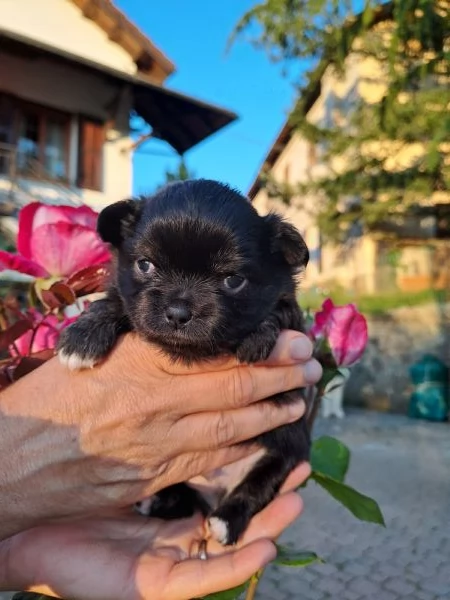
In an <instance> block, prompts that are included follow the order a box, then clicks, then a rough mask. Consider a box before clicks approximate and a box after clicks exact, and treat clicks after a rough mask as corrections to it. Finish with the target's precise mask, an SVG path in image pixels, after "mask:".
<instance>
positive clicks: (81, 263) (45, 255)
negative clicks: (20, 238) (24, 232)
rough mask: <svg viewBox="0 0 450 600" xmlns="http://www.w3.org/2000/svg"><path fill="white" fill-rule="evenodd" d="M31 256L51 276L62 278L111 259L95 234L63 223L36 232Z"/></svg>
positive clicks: (80, 227) (44, 226)
mask: <svg viewBox="0 0 450 600" xmlns="http://www.w3.org/2000/svg"><path fill="white" fill-rule="evenodd" d="M31 253H32V255H33V257H34V259H35V260H36V261H38V262H39V263H40V264H42V265H43V266H44V267H45V268H46V269H47V271H48V272H49V273H50V274H51V275H54V276H61V277H68V276H70V275H71V274H72V273H74V272H75V271H78V270H80V269H82V268H84V267H89V266H90V265H96V264H101V263H104V262H107V261H108V260H110V258H111V255H110V252H109V250H108V247H107V246H106V244H104V243H103V242H102V241H101V240H100V238H99V237H98V235H97V234H96V233H95V231H93V230H92V229H89V228H87V227H83V226H81V225H76V224H73V223H60V222H59V223H51V224H45V225H41V226H40V227H38V228H37V229H35V230H34V231H33V237H32V239H31Z"/></svg>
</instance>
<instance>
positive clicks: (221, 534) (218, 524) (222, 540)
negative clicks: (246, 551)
mask: <svg viewBox="0 0 450 600" xmlns="http://www.w3.org/2000/svg"><path fill="white" fill-rule="evenodd" d="M208 529H209V532H210V534H211V536H212V537H213V538H214V539H215V540H216V542H219V544H222V545H223V546H226V545H228V544H229V543H230V542H229V541H228V538H229V529H230V527H229V524H228V523H227V522H226V521H223V520H222V519H220V518H219V517H210V518H209V519H208Z"/></svg>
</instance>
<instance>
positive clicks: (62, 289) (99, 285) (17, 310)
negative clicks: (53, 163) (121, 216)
mask: <svg viewBox="0 0 450 600" xmlns="http://www.w3.org/2000/svg"><path fill="white" fill-rule="evenodd" d="M96 223H97V213H95V212H94V211H93V210H92V209H90V208H89V207H87V206H80V207H72V206H47V205H45V204H41V203H38V202H34V203H32V204H29V205H28V206H26V207H25V208H23V209H22V210H21V211H20V214H19V232H18V238H17V249H18V252H17V254H13V253H10V252H5V251H0V272H1V271H3V272H4V271H16V272H18V273H21V274H22V275H25V276H26V279H27V280H29V282H30V283H29V290H28V293H27V297H26V300H25V301H20V299H19V298H17V297H15V296H13V295H11V294H8V295H6V296H5V297H3V298H1V299H0V327H1V331H0V352H1V353H2V354H3V356H2V358H3V360H2V361H0V388H1V387H5V386H6V385H9V384H10V383H11V382H13V381H15V380H16V379H17V378H18V377H21V376H22V375H25V374H26V373H28V372H29V371H30V370H31V369H33V368H35V367H36V366H39V364H40V363H41V362H42V361H43V360H47V359H48V358H50V357H51V356H52V355H53V349H54V348H55V346H56V344H57V341H58V338H59V335H60V333H61V331H62V330H63V329H64V328H65V327H67V325H70V323H72V322H73V321H74V320H75V319H76V317H77V315H78V314H80V312H82V310H84V309H85V308H86V306H87V303H88V301H89V300H90V299H92V295H93V294H98V293H101V292H103V291H104V290H105V286H106V282H107V279H108V277H109V261H110V258H111V256H110V252H109V249H108V247H107V246H106V244H104V243H103V242H102V240H101V239H100V238H99V236H98V235H97V232H96Z"/></svg>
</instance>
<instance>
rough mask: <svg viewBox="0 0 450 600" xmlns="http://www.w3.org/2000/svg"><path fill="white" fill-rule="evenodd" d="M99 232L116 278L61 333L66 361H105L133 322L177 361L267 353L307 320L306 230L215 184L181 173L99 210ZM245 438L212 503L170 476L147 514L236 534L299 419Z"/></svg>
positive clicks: (302, 439)
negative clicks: (113, 254)
mask: <svg viewBox="0 0 450 600" xmlns="http://www.w3.org/2000/svg"><path fill="white" fill-rule="evenodd" d="M98 231H99V234H100V236H101V237H102V239H103V240H104V241H106V242H109V243H110V244H111V245H112V246H113V247H114V248H115V249H116V250H117V270H116V271H117V273H116V279H115V282H114V283H113V285H112V287H111V288H110V290H109V292H108V295H107V297H106V299H103V300H99V301H97V302H95V303H93V304H92V306H91V308H90V310H89V311H88V312H87V313H85V314H84V315H82V316H81V317H80V318H79V319H78V320H77V321H76V322H75V323H74V324H73V325H72V326H71V327H69V328H68V329H66V330H65V331H64V332H63V334H62V336H61V339H60V344H59V356H60V359H61V360H62V362H64V363H65V364H67V365H68V366H69V367H71V368H84V367H89V366H93V365H94V364H96V363H97V362H99V361H101V360H102V359H103V358H104V357H105V356H106V355H107V354H108V352H109V351H110V350H111V349H112V347H113V346H114V344H115V343H116V340H117V338H118V336H119V335H120V334H122V333H124V332H127V331H131V330H133V331H136V332H138V333H139V334H140V335H141V336H142V337H143V338H144V339H146V340H148V341H150V342H152V343H154V344H157V345H158V346H159V347H160V348H161V349H162V350H163V351H164V352H165V353H166V354H167V355H169V356H170V357H171V358H172V359H174V360H179V361H183V362H185V363H192V362H194V361H199V360H203V359H208V358H212V357H215V356H218V355H224V354H228V355H230V354H234V355H236V356H237V357H238V359H239V360H240V361H242V362H248V363H253V362H256V361H259V360H262V359H265V358H267V357H268V356H269V354H270V352H271V351H272V349H273V347H274V345H275V342H276V340H277V337H278V335H279V333H280V331H281V330H282V329H295V330H297V331H302V330H303V319H302V314H301V312H300V309H299V307H298V304H297V301H296V281H295V276H296V274H297V273H298V272H299V271H300V270H302V269H303V268H304V267H305V266H306V264H307V262H308V250H307V248H306V245H305V243H304V241H303V239H302V238H301V236H300V234H299V233H298V232H297V230H296V229H294V228H293V227H292V226H291V225H289V224H288V223H286V222H284V221H283V220H282V219H281V218H280V217H279V216H277V215H275V214H270V215H268V216H266V217H261V216H259V215H258V214H257V212H256V211H255V210H254V208H253V207H252V205H251V204H250V202H249V201H248V200H247V199H246V198H245V197H244V196H242V195H240V194H239V193H237V192H236V191H233V190H231V189H230V188H229V187H227V186H225V185H223V184H220V183H217V182H215V181H208V180H197V181H194V180H192V181H185V182H177V183H174V184H171V185H168V186H166V187H165V188H163V189H162V190H161V191H159V192H158V193H156V194H155V195H154V196H152V197H147V198H142V199H140V200H126V201H122V202H118V203H116V204H113V205H111V206H108V207H107V208H105V209H104V210H103V212H102V213H101V214H100V216H99V220H98ZM300 394H301V390H293V391H291V392H287V393H283V394H277V395H276V396H273V397H272V400H273V401H274V402H277V403H287V402H292V401H294V400H296V399H298V398H299V396H300ZM218 408H220V407H218ZM251 443H256V444H257V445H258V446H260V448H261V450H260V451H258V452H257V454H256V455H255V457H253V464H249V463H246V464H242V463H241V464H240V465H239V466H238V467H236V465H235V468H234V470H233V468H232V467H230V470H229V471H228V472H227V470H226V469H224V470H220V473H221V475H222V477H219V479H220V486H221V490H222V493H221V497H220V498H219V501H218V502H217V500H215V501H211V499H209V498H208V499H207V497H206V495H205V494H200V493H199V491H198V489H196V488H195V486H194V485H193V484H192V485H190V486H189V487H188V485H186V484H177V485H175V486H171V487H170V488H167V489H166V490H163V491H162V492H161V493H159V494H157V495H156V496H155V497H153V498H152V499H150V501H148V502H147V503H146V506H147V508H146V512H148V514H150V515H154V516H158V517H163V518H180V517H187V516H190V515H191V514H192V513H193V512H194V510H197V509H200V510H202V511H203V513H205V514H207V515H208V516H209V526H210V530H211V532H212V535H213V536H214V537H215V538H216V539H218V540H219V541H220V542H222V543H223V544H233V543H235V542H236V541H237V540H238V539H239V537H240V536H241V535H242V533H243V532H244V531H245V529H246V528H247V525H248V524H249V521H250V519H251V518H252V517H253V516H254V515H255V514H256V513H257V512H259V511H260V510H262V509H263V508H264V507H265V506H266V505H267V504H268V503H269V502H270V501H271V500H272V499H273V498H274V496H275V495H276V493H277V492H278V490H279V488H280V486H281V485H282V483H283V482H284V480H285V479H286V477H287V475H288V474H289V472H290V471H291V470H292V469H293V468H294V467H295V466H296V465H297V464H298V463H299V462H300V461H303V460H307V459H308V456H309V435H308V431H307V428H306V424H305V421H304V419H300V420H299V421H297V422H295V423H292V424H290V425H284V426H282V427H279V428H278V429H276V430H274V431H271V432H269V433H265V434H262V435H260V436H258V437H257V438H256V439H254V440H252V442H251ZM232 471H233V474H230V473H231V472H232ZM227 473H228V475H229V477H228V480H227ZM143 506H144V505H143V504H142V506H141V508H142V507H143Z"/></svg>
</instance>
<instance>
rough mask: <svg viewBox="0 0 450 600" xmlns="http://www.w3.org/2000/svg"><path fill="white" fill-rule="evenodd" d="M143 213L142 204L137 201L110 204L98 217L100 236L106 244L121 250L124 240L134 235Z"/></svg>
mask: <svg viewBox="0 0 450 600" xmlns="http://www.w3.org/2000/svg"><path fill="white" fill-rule="evenodd" d="M141 211H142V206H141V203H140V202H138V201H136V200H121V201H120V202H115V203H114V204H110V205H109V206H107V207H106V208H104V209H103V210H102V212H101V213H100V214H99V216H98V221H97V232H98V234H99V235H100V237H101V238H102V240H103V241H104V242H108V243H109V244H112V245H113V246H114V247H115V248H119V246H120V245H121V244H122V242H123V240H124V239H125V238H126V237H128V236H129V235H131V234H132V233H133V231H134V227H135V225H136V223H137V221H138V219H139V217H140V215H141Z"/></svg>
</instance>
